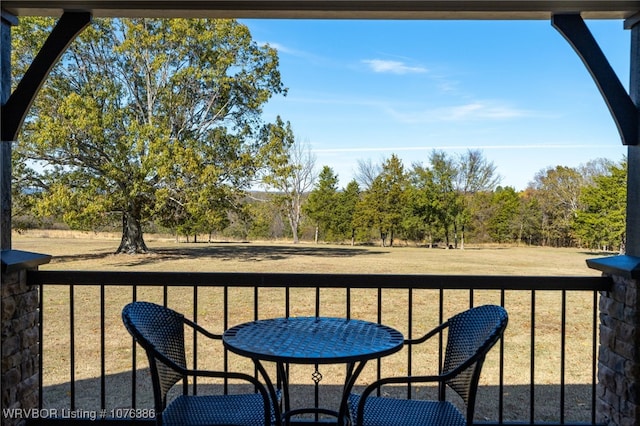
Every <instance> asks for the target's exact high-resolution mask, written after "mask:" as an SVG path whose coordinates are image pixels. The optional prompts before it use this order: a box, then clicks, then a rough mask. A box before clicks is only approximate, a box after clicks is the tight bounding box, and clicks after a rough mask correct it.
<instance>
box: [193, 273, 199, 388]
mask: <svg viewBox="0 0 640 426" xmlns="http://www.w3.org/2000/svg"><path fill="white" fill-rule="evenodd" d="M193 321H194V322H195V323H197V322H198V286H197V285H195V286H193ZM193 369H194V370H197V369H198V333H197V332H196V331H195V330H194V331H193ZM193 394H194V395H197V394H198V378H197V377H195V376H194V377H193Z"/></svg>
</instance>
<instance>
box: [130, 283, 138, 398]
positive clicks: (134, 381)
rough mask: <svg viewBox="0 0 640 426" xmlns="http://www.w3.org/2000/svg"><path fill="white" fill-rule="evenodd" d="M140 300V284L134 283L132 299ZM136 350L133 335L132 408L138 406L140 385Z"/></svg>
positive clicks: (133, 300)
mask: <svg viewBox="0 0 640 426" xmlns="http://www.w3.org/2000/svg"><path fill="white" fill-rule="evenodd" d="M137 300H138V286H137V285H134V286H133V288H132V294H131V301H132V302H135V301H137ZM136 351H137V345H136V341H135V340H134V339H133V337H132V338H131V358H132V359H131V366H132V369H133V371H132V372H131V408H134V409H135V408H136V407H137V398H136V388H137V386H138V380H137V370H138V368H137V362H136V358H137V356H136Z"/></svg>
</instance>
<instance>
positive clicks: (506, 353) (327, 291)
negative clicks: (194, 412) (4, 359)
mask: <svg viewBox="0 0 640 426" xmlns="http://www.w3.org/2000/svg"><path fill="white" fill-rule="evenodd" d="M27 282H28V284H30V285H32V286H37V287H39V291H40V302H39V303H40V309H39V312H40V321H39V323H40V336H41V342H42V344H41V346H40V351H41V353H40V359H41V362H40V369H41V371H40V374H39V377H40V380H41V383H40V386H39V392H40V395H39V400H40V406H39V408H40V410H41V414H42V415H41V416H40V417H48V418H47V419H39V420H40V421H39V422H38V424H42V423H43V421H42V420H47V422H48V423H50V424H57V423H64V424H70V423H71V422H72V421H73V422H75V423H76V424H82V423H91V424H96V422H95V421H93V420H96V419H97V420H100V419H102V420H104V421H105V422H108V423H109V424H114V423H125V424H128V423H129V417H130V414H132V413H136V412H138V413H148V412H149V411H148V410H149V409H151V408H153V404H152V396H151V392H150V389H151V384H150V380H149V378H148V376H147V371H146V358H145V356H144V353H143V351H142V350H141V349H139V348H136V346H135V345H134V344H133V342H132V339H131V338H130V337H129V335H128V334H127V333H126V331H125V329H124V327H123V326H122V322H121V320H120V310H121V309H122V307H123V306H124V305H125V304H126V303H128V302H130V301H132V300H149V301H153V302H156V303H162V304H166V305H167V306H169V307H171V308H173V309H175V310H178V311H181V312H183V313H184V314H185V315H186V316H187V317H190V318H192V319H195V320H196V321H197V322H198V323H200V324H202V325H204V326H205V327H207V328H208V329H210V330H211V331H214V332H221V331H223V330H224V329H226V328H228V327H231V326H233V325H235V324H237V323H240V322H245V321H250V320H253V319H261V318H269V317H275V316H303V315H304V316H313V315H323V316H341V317H351V318H359V319H364V320H369V321H376V322H381V323H385V324H388V325H390V326H392V327H394V328H397V329H398V330H400V331H401V332H402V333H403V334H404V335H405V337H408V338H411V337H417V336H419V335H421V334H422V333H424V332H426V331H428V330H429V329H431V328H432V327H434V326H435V325H436V324H438V323H440V322H442V321H443V320H445V319H446V318H448V317H449V316H451V315H453V314H454V313H456V312H458V311H461V310H464V309H466V308H467V307H470V306H475V305H480V304H485V303H493V304H499V305H503V306H505V307H506V308H507V310H508V311H509V315H510V320H509V326H508V328H507V332H506V334H505V336H504V339H503V340H502V341H501V342H500V343H499V344H498V345H497V346H496V347H495V348H494V349H493V350H492V352H490V354H489V357H488V358H487V361H486V363H485V367H484V369H483V374H482V377H481V381H480V390H479V394H478V407H477V410H476V420H477V421H478V422H479V423H482V424H487V425H501V424H513V423H517V424H525V425H526V424H531V425H533V424H545V425H595V424H597V423H596V382H597V374H598V371H597V367H598V365H597V364H598V353H597V350H598V339H599V336H598V333H599V324H600V320H599V316H598V315H599V309H598V305H599V297H600V296H599V292H601V291H608V290H609V289H611V287H612V285H613V283H612V280H611V279H610V278H606V277H538V276H508V277H507V276H440V275H379V274H378V275H353V274H279V273H164V272H154V273H150V272H73V271H29V272H28V273H27ZM187 340H188V341H189V342H190V347H189V349H188V352H189V357H190V358H191V361H192V362H193V363H194V364H195V365H197V366H198V367H199V368H215V369H229V370H236V371H237V370H241V371H245V372H255V369H254V367H253V364H252V363H251V362H250V361H249V360H247V359H243V358H241V357H238V356H236V355H234V354H232V353H228V352H226V351H225V350H224V349H223V348H222V346H221V345H220V346H219V347H216V348H212V347H210V346H207V347H205V346H204V342H200V341H198V340H197V339H195V338H194V337H188V338H187ZM441 344H442V342H440V344H439V345H438V342H436V343H435V344H434V346H433V347H428V348H421V350H419V351H418V350H413V351H409V350H408V349H403V350H402V351H401V352H399V353H397V354H394V355H392V356H389V357H386V358H383V359H381V360H379V361H378V362H370V363H369V364H368V365H367V366H366V368H365V371H363V374H362V375H361V376H360V378H359V380H358V384H357V386H356V390H359V389H362V388H363V387H364V385H365V384H367V383H369V382H371V381H372V380H375V379H376V378H378V377H381V376H389V375H393V374H398V373H401V374H402V373H411V374H422V373H434V372H436V371H435V370H434V368H437V365H438V359H439V357H441V356H442V347H441ZM290 368H291V378H292V379H291V383H292V385H293V389H294V391H293V393H294V394H295V395H296V396H297V399H298V402H300V403H302V404H304V405H306V406H308V405H310V404H311V405H315V406H331V405H333V404H336V406H337V401H338V398H339V394H340V381H341V380H342V379H343V378H344V365H337V366H320V373H321V374H322V375H323V378H322V380H321V381H320V383H319V384H318V385H316V384H314V382H313V380H312V379H311V375H312V373H313V372H314V369H313V366H311V367H310V366H294V365H292V366H290ZM233 386H234V384H233V383H216V382H211V383H209V382H206V383H205V382H198V383H191V384H190V387H191V389H192V391H193V392H209V391H212V390H214V391H219V392H227V391H229V389H231V388H233ZM384 392H385V393H389V394H393V393H400V394H402V395H408V394H409V395H412V396H416V397H421V396H424V395H425V394H428V393H430V392H434V389H429V388H422V387H413V388H409V389H407V387H402V388H400V389H387V390H385V391H384ZM131 409H135V410H136V411H132V410H131ZM145 410H147V411H145ZM55 417H57V418H55ZM61 417H66V418H61ZM69 417H80V418H77V419H73V418H69ZM103 417H104V419H103ZM141 417H144V416H141ZM297 420H298V422H299V423H300V424H326V423H330V422H331V421H332V419H326V418H322V417H319V418H315V417H313V416H311V417H306V418H299V419H297ZM144 423H152V421H151V419H149V418H146V419H139V420H138V421H136V424H144Z"/></svg>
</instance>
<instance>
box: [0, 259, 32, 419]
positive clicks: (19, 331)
mask: <svg viewBox="0 0 640 426" xmlns="http://www.w3.org/2000/svg"><path fill="white" fill-rule="evenodd" d="M5 253H6V252H5ZM5 253H3V254H5ZM3 257H4V256H3ZM3 260H4V259H3ZM3 266H4V265H3ZM0 297H1V298H2V299H1V307H0V312H2V323H1V324H2V326H1V329H0V334H1V336H2V375H1V377H0V381H1V382H0V383H1V386H0V389H1V395H2V409H3V410H5V409H9V410H13V411H12V414H10V415H7V416H6V417H5V416H4V415H3V414H4V411H3V412H2V413H0V416H1V417H2V420H1V421H0V423H2V424H3V425H6V426H10V425H11V426H13V425H22V424H24V423H25V420H24V417H26V416H27V414H26V411H25V410H29V409H37V408H38V402H39V398H38V394H39V392H38V385H39V380H38V371H39V366H40V358H39V348H40V346H39V332H38V288H37V287H31V286H28V285H27V280H26V270H24V269H22V270H18V271H15V272H8V273H7V272H3V273H2V285H1V286H0ZM20 410H23V411H20Z"/></svg>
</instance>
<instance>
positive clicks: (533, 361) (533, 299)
mask: <svg viewBox="0 0 640 426" xmlns="http://www.w3.org/2000/svg"><path fill="white" fill-rule="evenodd" d="M535 330H536V291H535V290H531V346H530V347H531V366H530V367H529V370H530V375H531V376H530V380H529V382H530V383H529V421H530V422H531V424H533V421H534V418H535V410H536V407H535V400H536V397H535V372H536V350H535V348H536V331H535Z"/></svg>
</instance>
